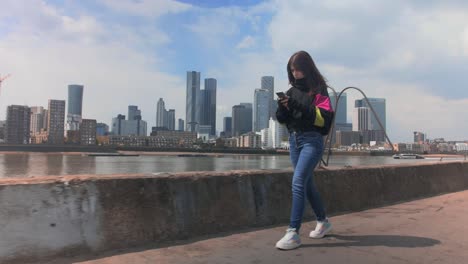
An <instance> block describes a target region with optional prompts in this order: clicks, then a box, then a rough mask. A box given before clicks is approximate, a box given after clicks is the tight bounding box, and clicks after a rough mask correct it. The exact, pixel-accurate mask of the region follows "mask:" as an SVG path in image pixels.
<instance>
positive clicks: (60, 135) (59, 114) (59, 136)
mask: <svg viewBox="0 0 468 264" xmlns="http://www.w3.org/2000/svg"><path fill="white" fill-rule="evenodd" d="M47 119H48V124H47V132H48V133H49V136H48V139H47V143H49V144H54V145H62V144H63V143H64V130H65V100H49V112H48V118H47Z"/></svg>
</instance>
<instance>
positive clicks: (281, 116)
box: [276, 101, 290, 124]
mask: <svg viewBox="0 0 468 264" xmlns="http://www.w3.org/2000/svg"><path fill="white" fill-rule="evenodd" d="M289 116H290V114H289V110H288V109H287V108H286V107H284V106H283V105H282V104H281V103H280V102H279V101H278V108H277V109H276V120H278V122H280V123H281V124H285V123H286V122H287V121H288V119H289Z"/></svg>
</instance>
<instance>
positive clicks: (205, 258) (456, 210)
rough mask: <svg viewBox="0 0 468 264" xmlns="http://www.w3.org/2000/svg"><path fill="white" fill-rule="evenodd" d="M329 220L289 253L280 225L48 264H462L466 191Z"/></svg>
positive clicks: (467, 228)
mask: <svg viewBox="0 0 468 264" xmlns="http://www.w3.org/2000/svg"><path fill="white" fill-rule="evenodd" d="M331 221H332V223H333V225H334V230H333V232H332V234H331V235H329V236H327V237H325V238H323V239H321V240H313V239H309V238H308V237H307V233H308V232H309V231H310V230H311V229H312V228H313V227H314V225H315V223H314V222H308V223H305V224H304V226H303V232H302V234H301V235H302V242H303V246H302V247H301V248H299V249H296V250H292V251H280V250H277V249H275V248H274V245H275V243H276V241H277V240H278V239H279V238H281V237H282V235H283V234H284V231H285V229H286V226H281V227H275V228H269V229H262V230H250V231H246V232H244V233H237V234H230V235H226V234H225V235H222V236H218V237H212V238H206V239H204V240H199V241H189V242H187V241H185V242H183V243H184V244H180V245H175V246H168V247H161V248H153V249H134V250H133V252H130V251H129V252H113V253H111V254H110V255H112V254H115V255H112V256H96V257H91V258H88V261H83V259H82V260H71V259H68V260H56V262H53V263H86V264H123V263H135V264H139V263H142V264H146V263H148V264H149V263H152V264H153V263H184V264H189V263H233V264H234V263H248V264H259V263H268V264H269V263H359V264H364V263H385V264H387V263H425V264H426V263H460V264H464V263H468V225H467V223H468V191H464V192H458V193H451V194H446V195H442V196H437V197H432V198H428V199H422V200H417V201H412V202H408V203H403V204H398V205H393V206H388V207H382V208H378V209H372V210H367V211H362V212H357V213H351V214H346V215H341V216H335V217H332V218H331ZM90 259H92V260H90ZM49 263H50V262H49Z"/></svg>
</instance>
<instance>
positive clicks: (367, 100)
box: [319, 86, 395, 167]
mask: <svg viewBox="0 0 468 264" xmlns="http://www.w3.org/2000/svg"><path fill="white" fill-rule="evenodd" d="M328 88H329V89H331V90H332V91H333V95H334V96H335V98H336V99H335V108H334V111H335V113H336V112H337V111H338V102H339V101H340V98H341V95H342V94H343V93H344V92H346V91H347V90H350V89H354V90H357V91H358V92H360V93H361V95H362V96H363V97H364V99H365V100H366V103H367V106H368V107H369V108H370V109H371V111H372V114H373V115H374V117H375V119H376V120H377V123H379V126H380V129H382V131H383V132H384V135H385V138H386V139H387V141H388V143H389V144H390V146H391V147H392V151H393V152H395V148H394V146H393V143H392V141H391V140H390V138H389V137H388V135H387V131H385V129H384V127H383V125H382V122H381V121H380V119H379V117H378V116H377V113H376V112H375V110H374V108H373V107H372V105H371V104H370V102H369V99H368V98H367V96H366V94H365V93H364V92H363V91H362V90H361V89H359V88H357V87H353V86H348V87H346V88H344V89H343V90H342V91H341V92H340V93H339V94H337V93H336V90H335V88H333V87H331V86H328ZM335 117H336V114H335V115H334V116H333V120H332V126H331V128H330V131H331V132H332V131H333V129H334V128H335ZM332 139H333V133H328V135H327V136H326V137H325V144H324V150H325V149H326V147H327V145H328V153H327V160H326V161H325V160H324V159H323V154H322V158H321V160H320V163H319V167H321V166H322V163H323V164H324V165H325V166H328V161H329V159H330V152H331V142H332Z"/></svg>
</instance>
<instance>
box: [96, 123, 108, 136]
mask: <svg viewBox="0 0 468 264" xmlns="http://www.w3.org/2000/svg"><path fill="white" fill-rule="evenodd" d="M108 134H109V126H108V125H107V124H105V123H97V124H96V135H97V136H107V135H108Z"/></svg>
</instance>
